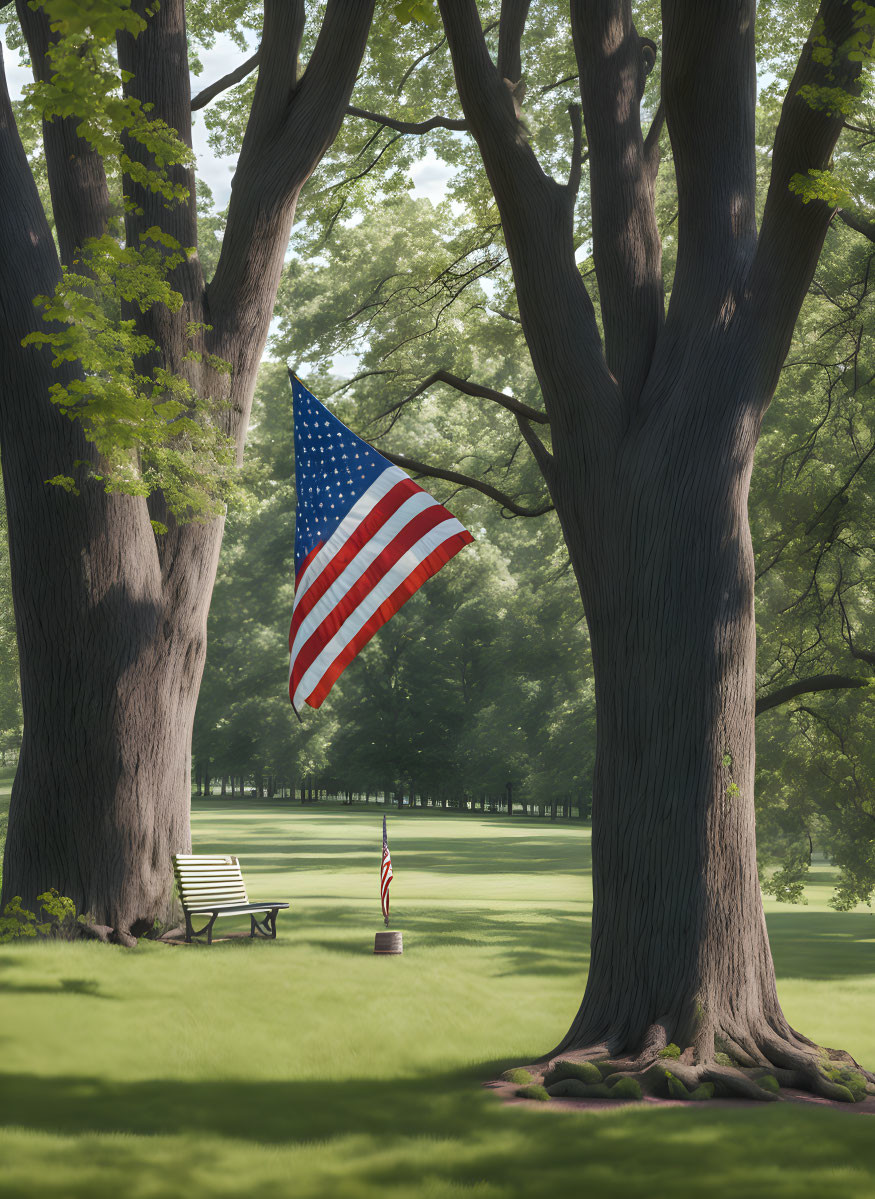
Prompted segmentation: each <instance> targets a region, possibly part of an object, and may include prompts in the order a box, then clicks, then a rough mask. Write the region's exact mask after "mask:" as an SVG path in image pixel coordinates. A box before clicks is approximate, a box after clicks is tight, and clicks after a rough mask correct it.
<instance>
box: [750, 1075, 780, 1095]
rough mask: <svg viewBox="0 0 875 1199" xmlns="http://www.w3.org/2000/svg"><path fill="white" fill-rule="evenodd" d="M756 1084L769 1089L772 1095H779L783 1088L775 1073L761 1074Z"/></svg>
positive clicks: (766, 1089)
mask: <svg viewBox="0 0 875 1199" xmlns="http://www.w3.org/2000/svg"><path fill="white" fill-rule="evenodd" d="M756 1084H757V1086H758V1087H761V1088H762V1089H763V1090H764V1091H768V1092H769V1093H770V1094H772V1095H777V1094H778V1092H779V1091H780V1089H781V1084H780V1083H779V1082H778V1080H777V1078H775V1076H774V1074H761V1075H760V1076H759V1078H758V1079H756Z"/></svg>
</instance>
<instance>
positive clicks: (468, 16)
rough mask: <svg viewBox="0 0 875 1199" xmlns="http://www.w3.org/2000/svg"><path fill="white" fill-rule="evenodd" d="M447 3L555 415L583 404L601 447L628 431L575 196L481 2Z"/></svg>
mask: <svg viewBox="0 0 875 1199" xmlns="http://www.w3.org/2000/svg"><path fill="white" fill-rule="evenodd" d="M439 3H440V10H441V16H442V18H443V22H444V29H445V30H446V33H447V40H448V42H449V45H450V53H451V54H452V58H453V70H454V72H455V77H456V85H457V88H458V92H459V97H460V99H461V101H462V108H463V111H464V113H465V118H466V120H467V122H468V125H469V127H470V130H471V133H472V134H473V136H474V138H475V139H476V141H477V145H478V147H479V150H480V154H481V157H482V159H483V165H484V167H485V170H486V174H487V177H488V179H489V183H490V185H491V187H492V192H493V195H494V196H495V200H496V204H497V206H498V210H499V213H500V215H501V223H502V228H503V231H504V237H505V242H506V244H507V248H508V255H509V258H510V261H511V265H512V267H513V273H514V279H515V282H516V289H517V296H518V298H519V305H520V318H521V321H522V325H523V329H524V331H525V334H526V339H527V342H528V345H529V349H530V351H531V355H532V363H533V365H534V368H535V372H536V374H537V376H538V379H539V381H540V383H541V387H542V391H543V393H544V396H545V400H546V402H547V411H548V414H549V415H550V416H551V417H552V416H553V413H552V412H551V405H554V406H556V407H557V413H556V415H557V416H559V417H561V419H562V420H563V422H564V420H565V413H564V412H560V411H559V409H560V408H561V409H565V408H566V406H567V408H568V409H571V408H572V407H574V408H577V409H579V411H580V414H581V415H582V420H581V422H580V427H581V428H582V430H583V432H584V435H585V436H586V437H587V439H588V440H590V441H591V442H592V443H595V442H597V441H598V440H600V439H601V438H603V437H604V436H605V435H606V434H608V435H609V436H612V437H613V436H619V433H620V429H621V412H620V408H619V403H618V389H617V384H616V381H615V379H614V378H613V377H612V375H611V373H610V371H609V370H608V368H607V364H606V362H605V359H604V355H603V354H602V349H601V341H600V337H599V332H598V325H597V322H596V318H595V311H594V309H593V306H592V302H591V301H590V298H589V296H588V294H587V291H586V287H585V285H584V283H583V281H582V279H581V277H580V271H579V270H578V268H577V263H576V262H575V260H574V238H573V229H574V203H575V197H574V195H573V194H572V193H571V191H570V189H569V188H568V187H567V186H566V185H565V183H557V182H556V181H555V180H553V179H551V178H550V177H549V176H548V175H547V174H546V173H545V172H544V171H543V170H542V168H541V165H540V163H539V162H538V159H537V157H536V156H535V154H534V152H533V150H532V147H531V145H530V144H529V139H528V132H527V130H526V127H525V124H524V123H523V121H521V119H520V116H519V112H518V108H517V103H516V102H515V100H518V92H517V93H516V95H515V94H512V92H511V89H510V88H509V87H508V84H507V82H506V80H505V78H504V77H503V76H502V75H501V73H500V72H499V70H498V69H497V67H496V65H495V63H494V62H493V61H492V58H491V57H490V54H489V50H488V47H487V45H486V41H485V38H484V36H483V30H482V28H481V25H480V16H479V12H478V9H477V4H476V2H475V0H439ZM506 27H507V26H506ZM508 28H509V27H508ZM508 44H509V43H508ZM510 82H511V83H514V82H516V81H514V80H511V81H510ZM568 419H569V421H570V416H569V417H568Z"/></svg>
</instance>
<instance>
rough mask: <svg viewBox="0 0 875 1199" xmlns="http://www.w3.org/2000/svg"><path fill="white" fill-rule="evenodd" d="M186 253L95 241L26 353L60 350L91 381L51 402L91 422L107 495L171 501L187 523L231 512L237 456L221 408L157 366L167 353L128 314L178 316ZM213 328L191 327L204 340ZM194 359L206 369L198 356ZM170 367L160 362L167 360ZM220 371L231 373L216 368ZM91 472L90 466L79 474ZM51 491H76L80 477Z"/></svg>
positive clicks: (54, 393)
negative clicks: (156, 309)
mask: <svg viewBox="0 0 875 1199" xmlns="http://www.w3.org/2000/svg"><path fill="white" fill-rule="evenodd" d="M184 259H185V252H184V251H183V250H182V248H181V247H180V246H179V244H178V243H177V242H176V241H175V240H174V239H173V238H172V237H170V236H168V235H167V234H165V233H162V231H161V230H160V229H158V228H151V229H149V230H147V231H146V233H145V234H144V235H143V238H142V240H141V243H140V245H139V246H138V247H131V246H122V245H120V244H119V243H118V242H117V241H116V240H115V238H113V237H111V236H110V235H109V234H106V235H104V236H103V237H100V238H90V239H89V240H88V241H86V243H85V245H84V246H83V248H82V250H81V252H80V255H79V259H78V260H77V263H76V269H67V268H65V269H64V273H63V277H62V279H61V281H60V283H59V284H58V286H57V288H56V289H55V293H54V295H53V296H37V297H36V299H35V301H34V303H35V304H36V306H37V307H38V308H39V309H40V310H41V312H42V317H43V320H44V322H45V323H46V325H47V326H48V329H47V331H45V332H35V333H31V334H29V335H28V337H26V338H25V342H24V344H25V345H44V346H47V347H49V348H50V349H51V351H52V354H53V365H55V366H59V365H60V364H61V363H64V362H74V363H78V364H80V365H81V367H82V370H83V376H82V377H81V378H80V377H75V376H74V377H72V378H68V380H67V381H66V382H65V383H61V382H58V383H53V384H52V386H51V387H50V389H49V392H50V396H51V399H52V400H53V402H54V403H55V404H57V405H58V407H59V408H60V409H61V410H62V412H64V414H65V415H66V416H68V417H69V419H70V420H76V421H79V422H81V424H82V426H83V428H84V430H85V433H86V435H87V437H88V438H89V440H91V441H92V442H93V443H94V445H95V446H96V447H97V449H98V450H99V452H100V454H101V455H102V458H103V461H104V463H105V471H104V474H103V475H97V474H94V475H92V476H91V477H94V478H96V479H97V480H98V481H100V482H103V483H104V486H105V488H106V490H107V491H120V492H123V493H125V494H128V495H148V494H150V492H152V491H155V490H158V489H159V488H160V489H161V490H163V491H164V494H165V497H166V499H167V503H168V507H169V508H170V511H171V512H173V513H174V514H175V515H176V516H177V517H179V518H181V519H193V518H194V519H206V518H209V517H211V516H215V515H217V514H219V513H220V512H222V510H223V507H224V505H225V504H226V503H227V502H228V501H229V500H232V499H234V498H235V496H236V461H235V448H234V445H233V443H232V441H231V439H230V438H229V437H227V436H226V435H225V434H224V433H223V432H222V431H221V428H220V425H219V420H220V417H221V406H220V405H218V404H215V403H213V402H212V401H210V400H205V399H201V398H199V397H198V396H197V395H196V393H195V390H194V388H193V386H192V384H191V383H190V382H189V380H188V379H186V378H185V377H184V376H183V375H181V374H174V373H173V372H171V371H169V370H167V369H166V368H165V367H163V366H160V365H151V369H150V368H149V364H151V363H154V361H155V358H154V356H157V355H158V350H159V347H158V346H157V344H156V343H155V342H154V341H153V339H152V338H151V337H149V336H147V335H146V334H145V333H143V332H141V331H139V329H138V325H137V322H136V320H135V319H134V318H133V317H131V318H129V319H126V318H125V317H124V316H123V313H124V311H125V309H126V307H127V308H128V309H130V307H131V306H133V307H135V308H136V309H138V310H139V311H140V312H141V313H142V312H146V311H147V310H148V309H150V308H151V307H152V306H153V305H156V304H163V305H164V306H165V307H167V308H168V309H169V310H170V311H171V312H176V311H178V310H179V309H180V308H181V306H182V296H181V295H180V294H179V293H178V292H175V291H174V290H173V289H172V287H171V286H170V283H169V281H168V275H169V273H170V272H171V271H172V270H173V269H174V268H175V267H177V266H179V265H180V263H181V262H183V261H184ZM203 328H204V327H203V326H200V325H190V326H189V334H190V337H191V339H192V345H193V344H194V339H195V338H196V337H197V336H198V334H199V333H201V332H202V331H203ZM187 357H188V358H189V360H191V361H194V362H200V361H201V360H202V359H203V355H202V354H200V353H199V352H198V351H197V350H195V349H194V348H192V349H191V350H190V351H189V353H188V355H187ZM159 360H160V356H159ZM209 365H210V366H211V367H212V368H213V370H214V371H216V372H218V373H221V372H227V371H228V370H229V369H230V368H229V367H228V365H227V364H226V363H223V362H221V361H220V360H218V359H216V358H210V362H209ZM75 465H78V466H80V467H82V468H83V469H84V470H85V471H86V472H87V470H88V464H87V463H78V464H74V466H75ZM48 482H51V483H55V484H56V485H59V486H62V487H64V488H66V489H67V490H74V491H75V490H76V485H75V480H74V479H73V478H72V477H71V476H64V475H59V476H55V477H54V478H53V479H50V480H48Z"/></svg>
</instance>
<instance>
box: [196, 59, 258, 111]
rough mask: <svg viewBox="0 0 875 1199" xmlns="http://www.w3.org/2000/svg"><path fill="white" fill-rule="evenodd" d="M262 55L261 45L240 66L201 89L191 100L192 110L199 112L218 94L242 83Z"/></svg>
mask: <svg viewBox="0 0 875 1199" xmlns="http://www.w3.org/2000/svg"><path fill="white" fill-rule="evenodd" d="M260 56H261V48H260V47H259V49H258V50H256V51H255V53H254V54H253V55H251V57H249V58H247V59H246V61H245V62H241V64H240V66H239V67H235V68H234V70H233V71H229V72H228V74H227V75H223V76H222V78H221V79H217V80H216V82H215V83H211V84H209V86H208V87H205V88H204V89H203V90H202V91H199V92H198V94H197V95H196V96H195V97H194V99H193V100H192V102H191V111H192V112H197V110H198V109H199V108H206V106H207V105H208V104H209V103H210V101H211V100H215V98H216V96H220V95H221V94H222V92H226V91H227V90H228V88H229V87H233V86H234V84H235V83H240V82H241V80H243V79H245V78H246V76H247V75H249V74H251V73H252V72H253V71H254V70H255V68H256V67H257V66H258V62H259V58H260Z"/></svg>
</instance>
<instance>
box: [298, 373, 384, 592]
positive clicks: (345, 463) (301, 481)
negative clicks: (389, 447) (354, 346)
mask: <svg viewBox="0 0 875 1199" xmlns="http://www.w3.org/2000/svg"><path fill="white" fill-rule="evenodd" d="M289 378H290V379H291V381H292V399H293V404H292V412H293V415H294V420H295V490H296V491H297V493H298V510H297V516H296V518H295V574H296V575H297V573H298V571H299V570H300V569H301V563H302V562H303V561H304V559H305V558H306V557H307V555H308V554H309V553H310V552H311V550H312V549H313V547H314V546H316V545H318V544H319V543H320V542H322V543H323V544H324V542H326V541H327V540H328V538H329V537H330V536H331V534H332V533H333V532H334V530H335V529H336V528H337V526H338V525H339V524H340V522H341V521H342V520H343V518H344V516H346V514H347V512H349V510H350V508H351V507H352V506H353V504H354V503H355V502H356V500H357V499H358V498H359V496H360V495H362V494H363V493H364V492H365V491H367V489H368V488H369V487H370V485H371V484H372V483H373V482H374V480H375V479H376V478H377V477H378V475H381V474H382V473H383V471H384V470H386V469H387V467H389V466H390V465H391V463H389V462H388V461H387V460H386V459H385V458H384V457H383V456H382V454H378V453H377V451H376V450H375V449H373V447H372V446H369V445H368V444H367V442H364V441H362V439H361V438H360V437H356V435H355V433H353V432H352V430H350V429H347V427H346V425H344V424H341V422H340V421H339V420H338V419H337V417H336V416H334V415H333V414H332V413H331V412H329V411H328V409H327V408H326V407H325V405H324V404H320V403H319V401H318V400H317V399H316V397H315V396H313V395H311V394H310V392H309V391H307V389H306V387H304V385H303V384H302V383H301V382H300V380H299V379H298V378H297V377H296V376H295V375H294V374H293V373H292V372H291V371H289Z"/></svg>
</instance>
